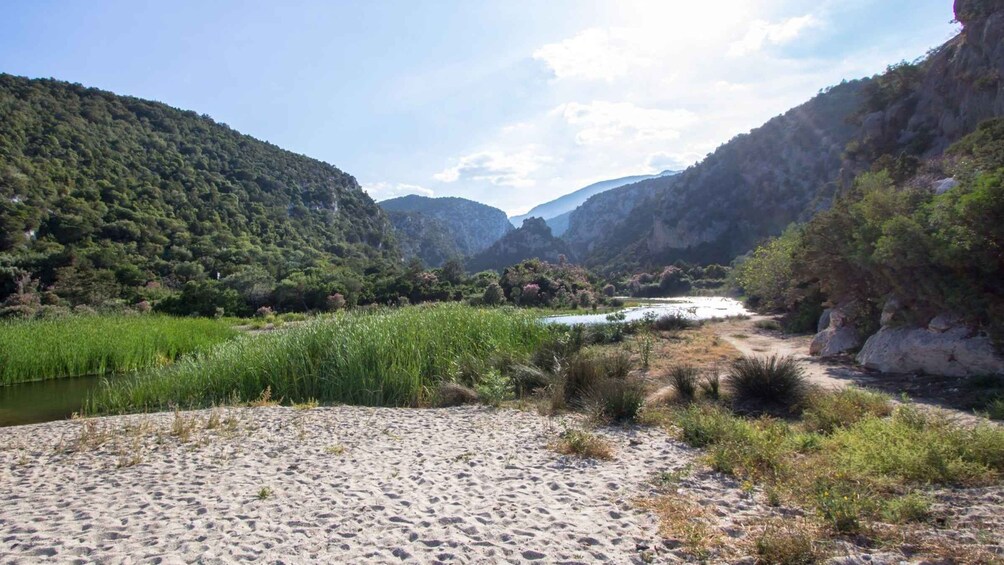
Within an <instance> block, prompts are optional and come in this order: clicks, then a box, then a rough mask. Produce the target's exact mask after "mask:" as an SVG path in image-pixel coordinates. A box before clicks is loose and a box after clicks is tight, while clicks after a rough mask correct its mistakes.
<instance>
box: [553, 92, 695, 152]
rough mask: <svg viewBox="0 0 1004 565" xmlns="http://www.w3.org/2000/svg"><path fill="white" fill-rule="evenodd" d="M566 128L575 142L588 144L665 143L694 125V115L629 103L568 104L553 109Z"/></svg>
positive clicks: (684, 111)
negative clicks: (572, 130)
mask: <svg viewBox="0 0 1004 565" xmlns="http://www.w3.org/2000/svg"><path fill="white" fill-rule="evenodd" d="M554 112H555V113H557V114H558V115H560V116H561V117H562V118H563V119H564V120H565V122H567V123H568V124H569V125H572V126H577V127H578V128H579V131H578V133H577V134H576V136H575V141H576V143H578V144H580V145H590V144H596V143H604V142H611V141H621V140H634V141H646V140H652V141H668V140H672V139H677V138H679V137H680V130H681V129H683V128H685V127H687V126H689V125H692V124H694V123H695V122H696V121H697V116H696V115H695V114H694V113H693V112H690V111H688V110H661V109H654V108H642V107H639V106H636V105H634V104H632V103H630V102H604V101H594V102H591V103H589V104H580V103H578V102H570V103H568V104H562V105H561V106H558V107H557V108H555V110H554Z"/></svg>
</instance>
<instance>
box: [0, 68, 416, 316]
mask: <svg viewBox="0 0 1004 565" xmlns="http://www.w3.org/2000/svg"><path fill="white" fill-rule="evenodd" d="M395 257H396V246H395V245H394V240H393V236H392V235H391V231H390V226H389V224H388V223H387V221H386V218H385V217H384V215H383V214H382V213H381V211H380V210H379V209H378V208H377V207H376V205H375V204H374V203H373V202H372V200H371V199H370V198H369V197H368V196H366V195H365V194H364V193H363V192H362V191H361V190H360V188H359V186H358V184H357V183H356V181H355V179H354V178H352V177H351V176H350V175H348V174H346V173H344V172H342V171H340V170H338V169H336V168H334V167H332V166H330V165H327V164H325V163H322V162H320V161H316V160H313V159H309V158H307V157H303V156H301V155H296V154H293V153H290V152H288V151H284V150H281V149H279V148H277V147H275V146H273V145H270V144H268V143H264V142H261V141H258V140H256V139H253V138H251V137H248V136H246V135H242V134H240V133H238V132H236V131H234V130H232V129H230V128H229V127H227V126H226V125H224V124H218V123H216V122H214V121H213V120H211V119H210V118H209V117H207V116H199V115H197V114H195V113H194V112H187V111H181V110H176V109H174V108H171V107H168V106H166V105H164V104H159V103H155V102H149V101H145V100H139V99H136V98H131V97H125V96H117V95H114V94H111V93H108V92H103V91H100V90H96V89H91V88H84V87H82V86H80V85H75V84H69V83H65V82H58V81H54V80H28V79H24V78H19V77H15V76H11V75H0V301H2V300H3V299H4V298H5V297H7V296H9V295H11V294H13V293H16V292H20V293H22V294H33V295H41V294H42V293H44V294H45V297H44V298H43V300H45V301H47V303H52V304H62V305H66V306H73V305H77V304H88V305H95V306H96V305H103V304H109V303H113V304H114V303H123V302H124V303H127V304H128V303H135V302H139V301H141V300H149V301H152V302H154V303H156V302H157V301H158V300H160V299H162V298H165V297H166V296H168V295H171V294H174V293H177V292H179V291H185V292H186V293H187V294H188V295H189V296H191V295H198V296H200V297H202V298H211V301H212V302H215V303H216V304H214V305H213V306H212V307H211V308H210V310H215V308H217V307H223V308H224V309H225V310H227V312H228V313H242V311H243V313H247V312H248V311H253V309H254V308H257V307H258V306H261V305H263V304H265V303H266V302H269V301H270V300H272V299H275V300H276V301H277V302H280V303H285V305H288V307H295V306H297V304H296V303H297V302H302V301H303V300H302V297H300V296H291V294H295V291H296V289H297V288H298V287H302V286H303V285H304V284H305V281H323V284H322V285H320V286H324V287H325V292H326V294H325V296H327V295H328V294H332V293H334V292H340V293H342V294H344V295H345V296H347V297H348V298H349V300H350V301H366V300H373V299H374V297H373V296H371V295H367V290H366V288H367V284H366V283H367V281H366V275H371V274H373V273H374V272H377V271H380V270H383V269H385V268H386V267H387V264H388V263H390V262H392V261H391V260H392V259H394V258H395ZM190 286H191V287H192V288H190ZM37 301H38V299H35V298H32V299H27V303H26V304H21V305H22V306H32V305H33V304H34V303H37ZM22 302H25V300H24V299H22ZM184 304H185V300H182V301H180V302H176V303H174V304H173V305H171V306H170V308H167V310H171V311H177V310H183V309H184ZM299 306H300V307H302V304H301V305H299ZM199 311H200V312H201V313H206V312H205V309H200V310H199ZM209 313H212V312H209Z"/></svg>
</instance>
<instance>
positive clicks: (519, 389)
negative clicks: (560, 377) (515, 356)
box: [507, 364, 554, 396]
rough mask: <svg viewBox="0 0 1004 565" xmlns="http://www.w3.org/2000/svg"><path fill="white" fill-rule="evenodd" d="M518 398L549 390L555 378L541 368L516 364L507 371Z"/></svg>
mask: <svg viewBox="0 0 1004 565" xmlns="http://www.w3.org/2000/svg"><path fill="white" fill-rule="evenodd" d="M507 374H508V375H509V378H510V379H511V380H512V383H513V387H514V388H515V392H516V394H517V395H518V396H523V395H526V394H530V393H533V392H534V391H537V390H540V389H542V388H547V387H548V386H550V385H551V384H553V382H554V377H553V376H552V375H551V374H549V373H548V372H547V371H545V370H543V369H541V368H540V367H535V366H533V365H523V364H515V365H513V366H512V367H510V368H509V369H508V371H507Z"/></svg>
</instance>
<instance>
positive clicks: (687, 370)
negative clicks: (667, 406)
mask: <svg viewBox="0 0 1004 565" xmlns="http://www.w3.org/2000/svg"><path fill="white" fill-rule="evenodd" d="M700 377H701V372H700V371H698V370H697V368H696V367H693V366H690V365H677V366H676V367H673V368H672V369H671V370H670V371H669V382H670V385H671V386H672V387H673V390H675V391H676V397H677V399H679V400H682V401H691V400H694V399H695V398H697V387H698V382H699V380H700Z"/></svg>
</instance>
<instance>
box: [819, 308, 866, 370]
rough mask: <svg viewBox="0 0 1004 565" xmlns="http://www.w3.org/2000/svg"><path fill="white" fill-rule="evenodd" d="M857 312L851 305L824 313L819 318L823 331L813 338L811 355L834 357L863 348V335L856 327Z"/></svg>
mask: <svg viewBox="0 0 1004 565" xmlns="http://www.w3.org/2000/svg"><path fill="white" fill-rule="evenodd" d="M855 310H856V308H855V305H854V304H853V303H851V304H846V305H843V306H838V307H836V308H831V309H828V310H826V311H824V312H823V315H822V316H820V318H819V327H820V328H821V329H820V331H819V333H817V334H816V337H814V338H812V343H811V344H810V345H809V354H810V355H818V356H820V357H834V356H836V355H841V354H844V353H847V352H849V351H852V350H854V349H857V348H858V347H861V334H860V333H858V330H857V328H856V327H854V312H855ZM824 324H825V325H824Z"/></svg>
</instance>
